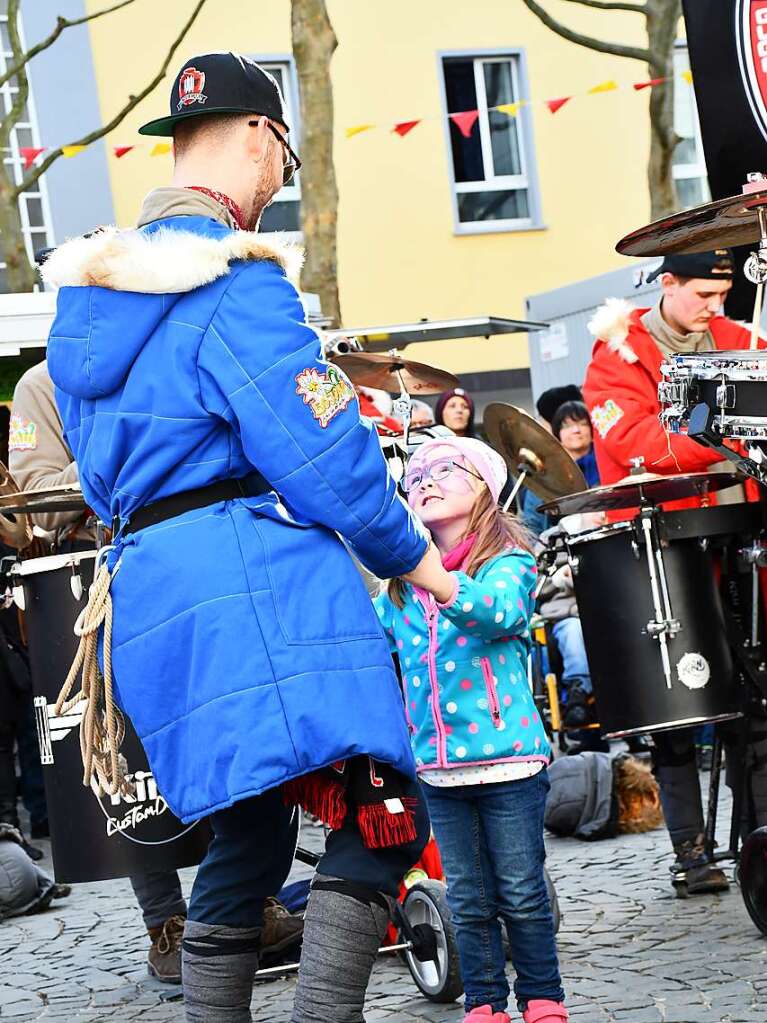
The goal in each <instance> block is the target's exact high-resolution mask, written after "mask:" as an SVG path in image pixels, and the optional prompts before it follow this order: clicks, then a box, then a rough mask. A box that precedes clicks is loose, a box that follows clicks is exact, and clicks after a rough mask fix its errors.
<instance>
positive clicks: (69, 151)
mask: <svg viewBox="0 0 767 1023" xmlns="http://www.w3.org/2000/svg"><path fill="white" fill-rule="evenodd" d="M86 148H87V147H86V146H62V147H61V155H62V156H65V157H66V158H67V159H69V158H70V157H71V156H77V154H78V153H82V151H83V149H86Z"/></svg>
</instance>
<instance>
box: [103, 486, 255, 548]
mask: <svg viewBox="0 0 767 1023" xmlns="http://www.w3.org/2000/svg"><path fill="white" fill-rule="evenodd" d="M273 489H274V488H273V487H272V486H271V484H270V483H268V482H267V481H266V480H265V479H264V477H263V476H262V475H261V473H260V472H252V473H250V475H248V476H243V477H241V478H240V479H230V480H219V481H218V483H211V484H209V485H208V486H207V487H197V488H196V489H195V490H182V491H181V493H179V494H171V495H170V496H169V497H162V498H160V500H159V501H153V502H152V504H147V505H144V507H143V508H137V509H136V510H135V511H134V512H133V514H132V515H131V517H130V520H129V521H128V522H126V523H125V524H124V525H123V524H122V523H121V522H120V519H119V518H118V517H115V519H114V521H113V523H112V533H113V536H117V534H118V533H119V532H120V530H121V528H122V535H123V536H127V535H128V534H129V533H136V532H137V531H138V530H139V529H146V527H147V526H156V525H157V523H158V522H165V521H166V519H174V518H176V516H177V515H183V514H184V512H188V511H193V510H194V509H195V508H205V507H207V505H209V504H218V503H219V502H220V501H232V500H234V498H236V497H258V495H259V494H268V493H269V491H270V490H273Z"/></svg>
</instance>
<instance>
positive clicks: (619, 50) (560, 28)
mask: <svg viewBox="0 0 767 1023" xmlns="http://www.w3.org/2000/svg"><path fill="white" fill-rule="evenodd" d="M522 3H523V4H524V5H525V7H527V9H528V10H529V11H532V13H533V14H534V15H535V16H536V17H537V18H538V19H539V20H540V21H542V22H543V24H544V25H546V27H547V28H550V29H551V31H552V32H556V34H557V35H559V36H562V38H563V39H567V41H568V42H570V43H577V44H578V46H585V47H587V48H588V49H589V50H597V51H598V52H599V53H612V54H613V55H614V56H616V57H630V58H631V59H632V60H641V61H643V62H644V63H649V61H650V51H649V50H643V49H641V48H640V47H638V46H624V45H623V44H622V43H608V42H605V41H604V40H602V39H595V38H594V37H593V36H586V35H583V34H582V33H580V32H574V31H573V30H572V29H570V28H567V27H566V26H565V25H563V24H562V23H561V22H560V21H557V20H556V18H552V16H551V15H550V14H549V13H548V12H547V11H545V10H544V9H543V7H541V5H540V4H539V3H537V2H536V0H522Z"/></svg>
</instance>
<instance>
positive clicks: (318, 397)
mask: <svg viewBox="0 0 767 1023" xmlns="http://www.w3.org/2000/svg"><path fill="white" fill-rule="evenodd" d="M296 384H297V387H296V394H300V395H301V397H302V398H303V399H304V404H305V405H308V406H309V407H310V408H311V410H312V415H313V416H314V418H315V419H316V420H317V422H318V423H319V424H320V426H321V427H322V428H323V430H324V429H325V427H326V426H327V425H328V423H329V422H330V420H331V419H332V418H333V416H336V415H338V413H339V412H343V410H344V409H345V408H346V407H347V405H348V404H349V402H350V401H352V399H353V398H354V396H355V395H354V388H353V387H352V385H351V384H350V383H349V381H348V379H347V378H346V377H345V376H344V374H343V373H341V372H340V371H339V370H338V369H336V367H335V366H328V368H327V372H325V373H320V371H319V370H318V369H315V368H314V367H311V368H307V369H303V370H301V372H300V373H299V374H298V375H297V377H296Z"/></svg>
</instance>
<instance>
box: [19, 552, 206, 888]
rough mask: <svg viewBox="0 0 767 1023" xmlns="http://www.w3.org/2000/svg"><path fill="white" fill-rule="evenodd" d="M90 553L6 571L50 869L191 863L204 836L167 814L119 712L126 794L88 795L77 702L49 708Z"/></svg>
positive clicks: (116, 871) (96, 872)
mask: <svg viewBox="0 0 767 1023" xmlns="http://www.w3.org/2000/svg"><path fill="white" fill-rule="evenodd" d="M95 558H96V552H95V551H84V552H79V553H72V554H61V555H58V554H57V555H53V556H51V557H45V558H34V559H31V560H29V561H24V562H21V563H20V564H18V565H16V566H15V567H14V569H13V572H12V575H13V580H14V597H15V599H16V601H17V603H18V604H19V605H20V606H21V607H23V609H24V618H25V625H26V631H27V639H28V644H29V660H30V667H31V672H32V685H33V688H34V694H35V696H34V702H35V718H36V721H37V734H38V739H39V742H40V756H41V760H42V764H43V776H44V779H45V794H46V799H47V803H48V819H49V822H50V830H51V845H52V853H53V865H54V872H55V875H56V880H57V881H60V882H69V883H75V882H80V881H103V880H106V879H108V878H114V877H128V876H131V875H135V874H140V873H143V872H145V871H159V870H172V869H174V868H176V867H185V866H191V865H193V864H195V863H199V862H200V860H201V859H202V857H203V856H204V855H205V851H206V849H207V846H208V841H209V837H210V834H209V830H208V826H207V825H206V824H205V823H204V822H197V823H194V824H191V825H185V824H182V822H181V821H180V820H179V819H178V818H177V817H175V816H174V814H172V813H171V811H170V809H169V808H168V805H167V803H166V802H165V800H164V799H163V797H162V795H161V793H160V792H159V791H158V788H157V785H156V783H155V780H154V777H153V775H152V772H151V770H150V768H149V764H148V762H147V759H146V754H145V753H144V749H143V747H142V745H141V743H140V741H139V739H138V737H137V736H136V733H135V731H134V730H133V728H132V726H131V724H130V721H128V720H127V718H126V721H125V726H126V734H125V741H124V742H123V746H122V753H123V754H124V755H125V758H126V760H127V762H128V770H129V777H130V780H131V781H132V782H133V784H134V785H135V794H134V795H133V796H130V797H126V796H122V795H117V796H109V795H103V796H100V797H98V796H96V795H95V793H94V792H93V791H92V790H91V789H90V788H86V787H85V786H84V785H83V781H82V779H83V766H82V759H81V756H80V736H79V732H80V721H81V719H82V710H81V708H80V707H76V708H73V710H72V711H71V712H70V713H69V714H67V715H65V716H63V717H56V716H55V715H54V713H53V710H54V706H55V703H56V698H57V696H58V694H59V691H60V689H61V686H62V685H63V683H64V680H65V678H66V676H67V673H68V671H69V668H70V665H71V663H72V660H73V658H74V656H75V653H76V651H77V646H78V639H77V637H76V636H75V634H74V631H73V627H74V624H75V621H76V619H77V616H78V615H79V613H80V611H81V610H82V608H83V607H84V606H85V602H86V600H87V595H88V587H89V585H90V583H91V582H92V580H93V570H94V564H95ZM78 687H79V683H78ZM75 691H76V690H75Z"/></svg>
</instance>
